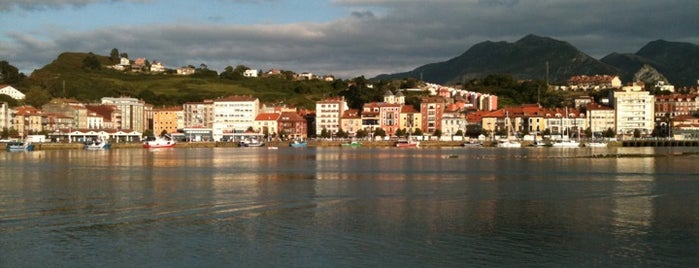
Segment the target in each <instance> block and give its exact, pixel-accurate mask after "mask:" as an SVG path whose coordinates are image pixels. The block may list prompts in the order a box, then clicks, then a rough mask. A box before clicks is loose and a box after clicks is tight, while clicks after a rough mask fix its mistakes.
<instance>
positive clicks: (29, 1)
mask: <svg viewBox="0 0 699 268" xmlns="http://www.w3.org/2000/svg"><path fill="white" fill-rule="evenodd" d="M149 1H150V0H22V1H12V0H0V12H2V11H10V10H13V9H16V8H18V9H23V10H27V11H38V10H47V9H59V8H63V7H66V6H71V7H83V6H86V5H89V4H97V3H113V2H134V3H144V2H149Z"/></svg>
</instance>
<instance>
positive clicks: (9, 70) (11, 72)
mask: <svg viewBox="0 0 699 268" xmlns="http://www.w3.org/2000/svg"><path fill="white" fill-rule="evenodd" d="M23 79H24V74H22V73H20V72H19V70H18V69H17V67H15V66H12V65H10V63H9V62H7V61H4V60H3V61H0V83H3V84H15V83H18V82H20V81H22V80H23Z"/></svg>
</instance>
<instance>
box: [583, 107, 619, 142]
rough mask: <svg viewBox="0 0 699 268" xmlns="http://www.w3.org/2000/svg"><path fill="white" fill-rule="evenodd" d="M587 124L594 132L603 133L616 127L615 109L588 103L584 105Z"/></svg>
mask: <svg viewBox="0 0 699 268" xmlns="http://www.w3.org/2000/svg"><path fill="white" fill-rule="evenodd" d="M585 107H586V109H585V111H586V113H587V119H588V125H589V126H590V130H591V131H592V133H593V135H594V134H600V133H604V132H605V131H607V130H608V129H612V130H614V129H615V127H616V111H614V109H612V107H609V106H604V105H599V104H597V103H588V104H587V105H586V106H585Z"/></svg>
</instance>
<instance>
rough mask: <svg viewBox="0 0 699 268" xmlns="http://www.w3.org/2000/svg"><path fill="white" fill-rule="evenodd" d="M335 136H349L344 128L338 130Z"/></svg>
mask: <svg viewBox="0 0 699 268" xmlns="http://www.w3.org/2000/svg"><path fill="white" fill-rule="evenodd" d="M335 137H338V138H342V139H344V138H347V132H344V131H343V130H342V129H340V130H338V131H337V133H335Z"/></svg>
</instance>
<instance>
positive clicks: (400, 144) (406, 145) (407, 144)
mask: <svg viewBox="0 0 699 268" xmlns="http://www.w3.org/2000/svg"><path fill="white" fill-rule="evenodd" d="M396 147H401V148H411V147H412V148H415V147H420V142H419V141H414V140H398V141H396Z"/></svg>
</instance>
